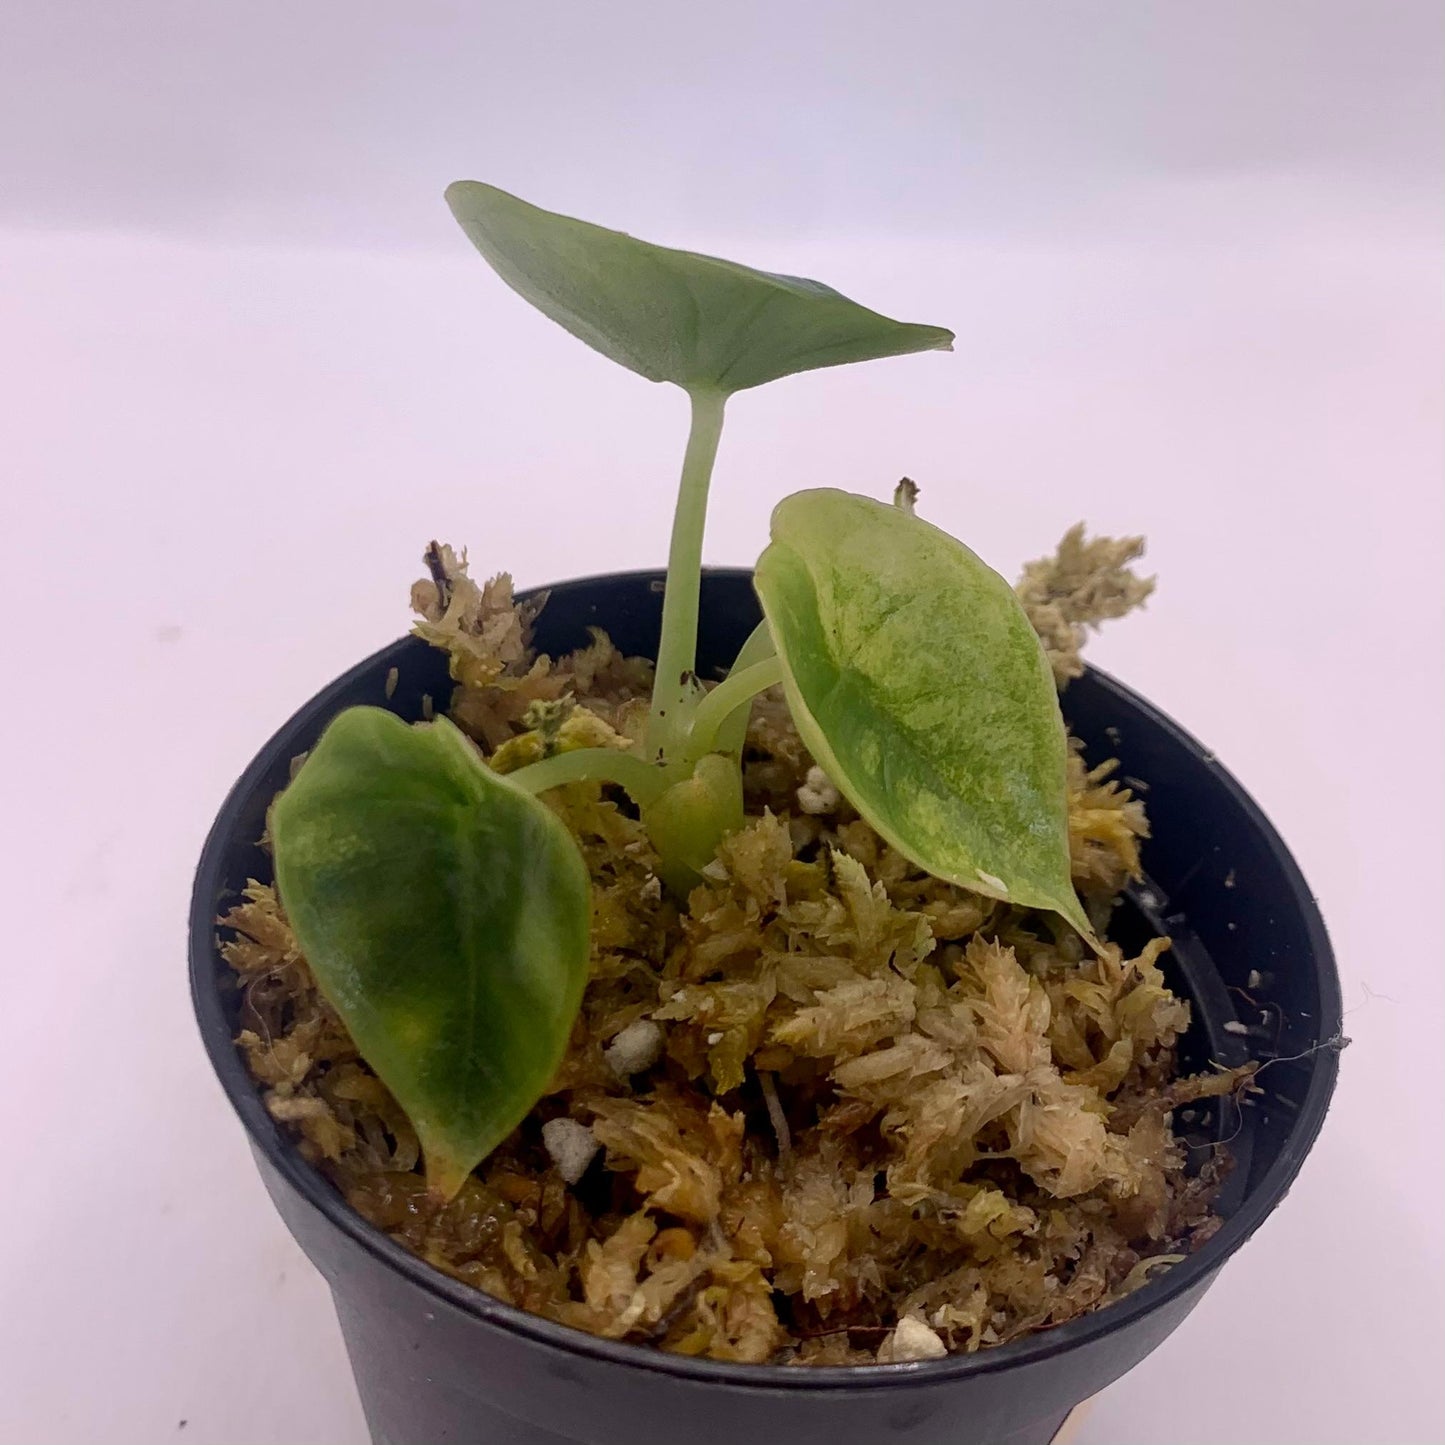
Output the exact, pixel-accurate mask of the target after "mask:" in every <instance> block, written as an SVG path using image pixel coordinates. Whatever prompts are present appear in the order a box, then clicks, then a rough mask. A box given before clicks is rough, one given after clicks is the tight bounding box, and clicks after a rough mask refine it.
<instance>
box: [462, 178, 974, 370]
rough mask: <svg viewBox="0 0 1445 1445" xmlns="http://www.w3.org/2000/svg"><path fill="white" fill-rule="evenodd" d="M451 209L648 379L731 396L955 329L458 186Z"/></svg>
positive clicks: (508, 268) (499, 265)
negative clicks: (883, 312) (900, 317)
mask: <svg viewBox="0 0 1445 1445" xmlns="http://www.w3.org/2000/svg"><path fill="white" fill-rule="evenodd" d="M446 197H447V204H448V205H449V206H450V207H451V208H452V214H453V215H454V216H455V217H456V218H457V220H458V221H459V222H460V223H461V226H462V229H463V230H464V231H465V232H466V233H467V235H468V236H470V237H471V239H472V241H473V242H474V244H475V245H476V247H477V249H478V250H479V251H480V252H481V253H482V255H483V256H485V257H486V258H487V260H488V261H489V262H490V263H491V264H492V266H493V267H494V268H495V269H496V272H497V274H498V275H499V276H500V277H501V278H502V280H504V281H505V282H506V283H507V284H508V285H509V286H510V287H512V289H513V290H514V291H516V292H518V293H519V294H520V295H522V296H523V297H525V298H526V299H527V300H528V301H530V302H531V303H532V305H533V306H535V307H536V308H537V309H538V310H539V311H541V312H542V313H544V314H545V315H547V316H550V317H551V318H552V320H553V321H555V322H557V324H558V325H559V326H563V327H565V328H566V329H567V330H568V331H570V332H571V333H572V335H573V336H576V337H578V338H579V339H581V340H582V341H585V342H586V343H587V344H588V345H589V346H591V347H595V348H596V349H597V350H598V351H600V352H601V353H602V354H603V355H604V356H609V357H611V358H612V360H613V361H617V362H620V363H621V364H622V365H623V366H625V367H627V368H629V369H630V370H632V371H635V372H637V373H638V374H639V375H641V376H645V377H646V378H647V379H648V380H649V381H672V382H676V383H677V385H678V386H681V387H685V388H686V389H688V390H689V391H696V390H714V391H720V392H723V393H725V394H727V393H731V392H735V391H745V390H747V388H748V387H752V386H761V385H762V384H763V383H764V382H768V381H774V380H776V379H777V378H778V377H780V376H788V375H790V374H791V373H793V372H796V371H812V370H814V369H816V368H818V367H821V366H840V365H842V364H843V363H844V362H849V361H871V360H873V359H874V358H875V357H882V356H901V355H904V354H905V353H907V352H912V351H940V350H942V351H946V350H949V349H950V348H951V346H952V342H953V333H952V332H951V331H945V330H943V329H942V328H941V327H937V326H916V325H912V324H909V323H906V322H901V321H891V320H890V319H889V318H888V317H886V316H880V315H879V314H878V313H877V312H876V311H870V310H868V309H867V307H865V306H859V305H858V304H857V303H856V302H854V301H850V300H848V298H847V297H846V296H840V295H839V294H838V292H836V291H834V290H833V289H832V288H831V287H828V286H824V285H821V284H820V283H819V282H817V281H805V280H801V279H799V278H798V277H796V276H775V275H773V274H771V273H770V272H767V271H754V270H753V269H751V268H750V267H748V266H739V265H736V264H735V263H734V262H732V261H721V260H719V259H718V258H717V257H715V256H701V255H698V254H697V253H696V252H693V251H675V250H672V249H670V248H669V247H666V246H654V245H652V244H651V243H649V242H647V241H639V240H636V239H635V238H634V237H632V236H628V235H626V234H624V233H623V232H621V231H609V230H607V229H606V228H605V227H602V226H594V225H592V224H591V223H589V222H587V221H578V220H574V219H573V218H572V217H570V216H560V215H557V214H556V213H555V212H553V211H544V210H541V209H539V208H538V207H537V206H532V205H529V204H528V203H527V202H526V201H522V200H518V199H517V197H516V196H510V195H508V194H507V193H506V192H505V191H499V190H498V189H497V188H496V187H495V186H486V185H482V184H481V183H480V182H478V181H457V182H455V183H454V184H453V185H451V186H448V187H447V193H446Z"/></svg>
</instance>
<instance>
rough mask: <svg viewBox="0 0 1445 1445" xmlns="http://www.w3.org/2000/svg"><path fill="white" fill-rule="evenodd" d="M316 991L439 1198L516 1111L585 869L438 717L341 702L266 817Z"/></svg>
mask: <svg viewBox="0 0 1445 1445" xmlns="http://www.w3.org/2000/svg"><path fill="white" fill-rule="evenodd" d="M271 830H272V839H273V842H274V845H275V853H276V880H277V883H278V885H279V887H280V892H281V901H282V903H283V905H284V906H285V908H286V911H287V915H288V916H289V918H290V920H291V924H292V927H293V928H294V929H295V931H296V937H297V940H298V942H299V943H300V945H301V948H302V951H303V952H304V953H305V955H306V958H307V961H308V962H309V963H310V965H311V969H312V971H313V973H314V974H315V975H316V980H317V983H318V984H319V985H320V987H321V991H322V992H323V993H324V994H325V995H326V997H327V998H328V999H329V1000H330V1001H331V1003H332V1004H333V1006H334V1007H335V1008H336V1010H337V1012H338V1013H339V1014H340V1015H341V1017H342V1019H343V1020H344V1021H345V1023H346V1026H347V1028H348V1029H349V1030H350V1032H351V1036H352V1038H353V1039H354V1040H355V1042H356V1046H357V1048H358V1049H360V1051H361V1054H362V1057H363V1058H365V1059H366V1061H367V1063H369V1064H370V1065H371V1067H372V1068H373V1069H375V1070H376V1073H377V1075H378V1076H379V1077H380V1079H381V1080H382V1082H383V1083H384V1084H385V1085H386V1086H387V1088H389V1089H390V1090H391V1092H392V1093H393V1094H394V1095H395V1096H396V1100H397V1102H398V1103H399V1104H400V1105H401V1106H402V1108H403V1109H405V1110H406V1113H407V1115H408V1117H409V1118H410V1119H411V1121H412V1124H413V1125H414V1126H415V1128H416V1131H417V1136H418V1138H419V1139H420V1140H421V1144H422V1149H423V1152H424V1154H425V1158H426V1170H427V1179H428V1182H429V1183H430V1185H431V1187H432V1189H433V1191H434V1192H435V1193H437V1194H438V1195H441V1196H443V1197H446V1198H450V1197H451V1196H452V1195H453V1194H455V1193H456V1191H457V1190H458V1189H459V1188H461V1185H462V1183H463V1181H464V1180H465V1179H466V1177H467V1175H468V1174H469V1173H470V1172H471V1170H472V1169H473V1168H474V1167H475V1166H476V1164H477V1163H478V1162H479V1161H480V1160H482V1159H483V1158H485V1157H486V1155H487V1154H489V1153H490V1152H491V1151H492V1150H493V1149H494V1148H495V1147H496V1146H497V1145H498V1144H499V1143H501V1141H502V1140H503V1139H504V1138H506V1136H507V1135H508V1134H509V1133H511V1131H512V1130H513V1129H514V1128H516V1126H517V1125H518V1124H519V1123H520V1122H521V1121H522V1119H523V1118H525V1117H526V1114H527V1112H528V1110H530V1109H531V1107H532V1105H533V1104H535V1103H536V1101H537V1099H538V1098H539V1097H540V1096H541V1094H542V1091H543V1090H544V1089H545V1088H546V1085H547V1082H548V1080H549V1079H550V1078H551V1076H552V1074H553V1072H554V1071H555V1069H556V1067H557V1064H558V1062H559V1061H560V1059H561V1056H562V1053H563V1050H564V1048H565V1047H566V1043H567V1037H568V1034H569V1032H570V1030H571V1027H572V1023H573V1020H574V1019H575V1018H576V1015H577V1010H578V1007H579V1006H580V1003H581V999H582V990H583V986H584V984H585V982H586V977H587V958H588V922H589V912H590V909H589V902H588V880H587V872H586V869H585V867H584V865H583V862H582V859H581V857H580V855H579V854H578V851H577V848H576V845H575V844H574V843H573V841H572V838H571V837H570V835H569V834H568V832H567V830H566V828H565V827H564V826H563V825H562V823H561V822H560V820H559V819H558V818H557V817H556V816H555V815H554V814H553V813H552V812H551V811H550V810H549V809H548V808H547V807H546V806H544V805H543V804H542V803H539V802H538V801H537V800H536V799H535V798H533V797H532V796H530V795H529V794H527V793H524V792H523V791H521V789H519V788H517V787H516V786H515V785H514V784H512V783H510V782H508V781H507V780H506V779H505V778H503V777H501V776H500V775H498V774H496V773H493V772H492V771H491V770H490V769H489V768H487V767H486V765H485V764H484V763H483V762H482V761H481V760H480V758H479V757H478V756H477V754H476V752H475V751H474V749H473V748H472V746H471V744H470V743H468V742H467V740H466V739H465V738H464V737H463V736H462V734H461V733H460V732H458V731H457V729H456V728H455V727H453V726H452V725H451V723H449V722H446V721H444V720H440V721H437V722H435V723H433V724H430V725H426V726H421V727H409V726H408V725H407V724H406V723H404V722H402V721H401V720H400V719H399V718H397V717H394V716H393V715H392V714H391V713H388V712H384V711H382V710H381V709H379V708H352V709H350V710H348V711H346V712H344V713H342V714H341V715H340V716H339V717H337V718H336V720H335V721H334V722H333V723H332V724H331V725H330V727H328V728H327V730H326V732H325V733H324V734H323V736H322V738H321V741H320V742H319V743H318V744H317V745H316V747H315V748H314V749H313V751H312V752H311V755H310V756H309V757H308V758H307V760H306V763H305V764H304V766H303V767H302V769H301V771H300V773H299V774H298V775H297V777H296V779H295V781H294V782H293V783H292V784H291V786H290V787H289V788H287V789H286V791H285V792H284V793H283V794H282V795H281V797H280V798H279V799H278V800H277V802H276V805H275V808H274V809H273V811H272V817H271Z"/></svg>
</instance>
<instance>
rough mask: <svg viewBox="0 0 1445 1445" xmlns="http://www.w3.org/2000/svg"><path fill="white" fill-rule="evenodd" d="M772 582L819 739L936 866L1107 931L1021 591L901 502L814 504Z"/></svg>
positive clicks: (887, 833) (795, 697) (771, 612)
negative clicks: (1079, 872)
mask: <svg viewBox="0 0 1445 1445" xmlns="http://www.w3.org/2000/svg"><path fill="white" fill-rule="evenodd" d="M772 539H773V540H772V544H771V545H770V546H769V547H768V549H767V550H766V551H765V552H764V553H763V555H762V558H761V559H760V561H759V562H758V567H757V577H756V585H757V590H758V595H759V597H760V598H761V599H762V604H763V611H764V613H765V614H766V616H767V620H768V627H769V629H770V631H771V633H772V636H773V641H774V643H775V644H776V645H777V649H778V653H779V655H780V656H781V657H782V660H783V684H784V688H785V690H786V692H787V695H788V702H789V705H790V707H791V708H792V712H793V717H794V720H795V721H796V723H797V725H798V730H799V732H800V733H801V734H802V738H803V741H804V742H805V743H806V744H807V746H808V748H809V750H810V751H811V752H812V753H813V755H814V757H815V758H816V759H817V760H818V763H819V764H820V765H821V766H822V768H823V770H824V771H825V772H826V773H827V774H828V776H829V777H830V778H831V779H832V780H833V782H834V783H835V784H836V785H837V787H838V788H839V789H840V790H841V791H842V792H843V793H844V794H846V796H847V797H848V798H849V800H850V801H851V802H852V803H853V805H854V807H856V808H857V809H858V811H859V812H860V813H861V814H862V815H863V817H864V818H866V819H867V820H868V822H869V823H871V824H872V825H873V827H874V828H876V829H877V830H878V832H879V833H881V834H882V835H883V837H884V838H886V839H887V840H888V841H889V842H890V843H892V844H893V846H894V847H896V848H897V849H899V850H900V851H901V852H902V853H904V854H905V855H906V856H907V857H909V858H910V859H912V860H913V862H915V863H916V864H918V865H919V867H921V868H925V869H927V870H928V872H930V873H933V874H935V875H936V876H937V877H940V878H945V879H947V880H949V881H950V882H953V883H958V884H961V885H962V886H963V887H966V888H970V889H972V890H974V891H975V892H977V893H983V894H986V895H988V896H989V897H992V898H1003V899H1007V900H1009V901H1010V902H1012V903H1016V904H1019V905H1022V906H1024V907H1029V908H1046V909H1051V910H1053V911H1055V912H1057V913H1060V914H1062V915H1063V917H1065V918H1066V919H1068V921H1069V922H1070V923H1072V924H1073V925H1074V927H1075V928H1077V929H1078V930H1079V931H1080V932H1081V933H1083V934H1084V936H1085V937H1086V938H1089V939H1091V940H1092V937H1093V935H1092V931H1091V930H1090V928H1089V922H1088V919H1087V918H1086V916H1085V915H1084V911H1083V909H1082V907H1081V906H1080V904H1079V900H1078V898H1077V896H1076V895H1075V893H1074V890H1073V885H1072V883H1071V882H1070V877H1069V836H1068V796H1067V791H1066V785H1065V767H1066V756H1067V743H1066V740H1065V734H1064V724H1063V719H1062V717H1061V715H1060V713H1059V703H1058V697H1057V695H1056V693H1055V690H1054V683H1053V678H1052V675H1051V673H1050V670H1049V664H1048V660H1047V659H1046V658H1045V656H1044V652H1043V648H1042V647H1041V646H1040V644H1039V641H1038V638H1037V637H1036V636H1035V634H1034V630H1033V628H1032V627H1031V626H1030V625H1029V620H1028V618H1027V617H1026V616H1025V615H1024V611H1023V608H1022V607H1021V606H1020V605H1019V602H1018V599H1017V598H1016V597H1015V596H1014V592H1013V589H1012V588H1011V587H1010V586H1009V585H1008V583H1007V582H1005V581H1004V579H1003V578H1002V577H1000V576H999V575H998V573H996V572H994V571H993V570H992V569H991V568H989V567H987V566H986V565H985V564H984V563H983V562H981V561H980V560H979V559H978V558H977V557H976V556H975V555H974V554H973V553H972V552H970V551H969V549H968V548H967V547H965V546H964V545H963V544H962V543H961V542H958V541H956V540H955V539H954V538H952V537H950V536H948V535H947V533H945V532H941V531H939V530H938V528H937V527H933V526H930V525H929V524H928V523H927V522H924V521H922V520H920V519H919V518H917V517H914V516H911V515H909V514H908V513H907V512H905V511H904V510H902V509H901V508H898V507H890V506H885V505H884V504H882V503H880V502H875V501H873V500H871V499H869V498H867V497H856V496H852V495H850V494H849V493H847V492H839V491H831V490H821V491H809V492H798V493H796V494H795V495H793V496H791V497H788V498H786V499H785V500H784V501H783V502H781V503H780V504H779V505H778V507H777V509H776V510H775V511H774V512H773V520H772Z"/></svg>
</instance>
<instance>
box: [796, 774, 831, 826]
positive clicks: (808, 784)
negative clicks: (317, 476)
mask: <svg viewBox="0 0 1445 1445" xmlns="http://www.w3.org/2000/svg"><path fill="white" fill-rule="evenodd" d="M838 796H839V795H838V790H837V788H835V787H834V786H833V783H832V780H831V779H830V778H829V777H828V775H827V773H825V772H824V771H823V770H822V768H820V767H816V766H814V767H811V768H809V769H808V776H807V777H806V778H804V779H803V785H802V787H800V788H799V789H798V806H799V807H800V808H801V809H802V810H803V811H804V812H805V813H812V814H814V815H815V816H817V815H819V814H822V813H831V812H832V811H833V809H834V808H836V807H837V806H838Z"/></svg>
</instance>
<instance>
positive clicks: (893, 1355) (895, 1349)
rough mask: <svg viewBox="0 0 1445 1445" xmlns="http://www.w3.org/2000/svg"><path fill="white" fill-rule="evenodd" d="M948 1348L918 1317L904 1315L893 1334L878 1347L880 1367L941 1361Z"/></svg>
mask: <svg viewBox="0 0 1445 1445" xmlns="http://www.w3.org/2000/svg"><path fill="white" fill-rule="evenodd" d="M947 1353H948V1346H947V1345H945V1344H944V1343H943V1341H942V1340H941V1339H939V1338H938V1336H937V1335H936V1334H934V1333H933V1331H932V1330H931V1329H929V1328H928V1326H927V1325H926V1324H924V1323H923V1321H922V1320H921V1319H919V1318H918V1316H917V1315H904V1316H903V1318H902V1319H901V1320H899V1321H898V1324H897V1325H896V1326H895V1327H894V1330H893V1333H892V1334H891V1335H889V1336H888V1338H887V1339H886V1340H884V1341H883V1343H882V1344H881V1345H879V1347H878V1363H879V1364H880V1365H901V1364H902V1363H903V1362H904V1361H905V1360H941V1359H942V1358H943V1357H944V1356H945V1355H946V1354H947Z"/></svg>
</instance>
